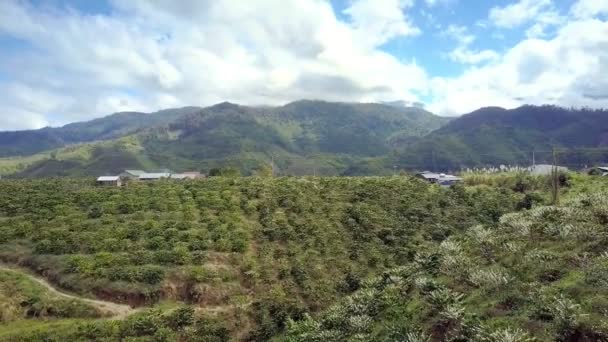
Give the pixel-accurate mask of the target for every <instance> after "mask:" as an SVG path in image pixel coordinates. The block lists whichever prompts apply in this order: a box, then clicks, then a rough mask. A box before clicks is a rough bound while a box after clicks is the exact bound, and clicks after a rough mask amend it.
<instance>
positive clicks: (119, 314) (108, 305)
mask: <svg viewBox="0 0 608 342" xmlns="http://www.w3.org/2000/svg"><path fill="white" fill-rule="evenodd" d="M0 270H2V271H9V272H16V273H19V274H21V275H24V276H26V277H28V278H29V279H31V280H32V281H35V282H36V283H38V284H40V285H42V286H44V287H45V288H46V289H47V290H49V292H51V293H53V294H54V295H56V296H58V297H62V298H67V299H75V300H79V301H82V302H85V303H87V304H89V305H92V306H94V307H95V308H97V309H98V310H99V311H100V312H102V313H103V314H107V315H111V316H112V318H114V319H120V318H124V317H126V316H128V315H130V314H132V313H133V312H135V311H136V309H133V308H132V307H130V306H128V305H124V304H117V303H113V302H107V301H103V300H97V299H90V298H86V297H81V296H78V295H71V294H68V293H65V292H62V291H59V290H57V289H56V288H55V287H54V286H53V285H51V284H50V283H49V282H48V281H46V280H45V279H42V278H39V277H36V276H33V275H32V274H30V273H28V272H27V271H24V270H21V269H18V268H15V267H9V266H6V265H0Z"/></svg>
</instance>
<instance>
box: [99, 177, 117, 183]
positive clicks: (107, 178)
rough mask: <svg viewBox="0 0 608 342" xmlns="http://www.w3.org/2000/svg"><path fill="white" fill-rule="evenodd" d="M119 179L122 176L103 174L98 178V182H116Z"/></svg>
mask: <svg viewBox="0 0 608 342" xmlns="http://www.w3.org/2000/svg"><path fill="white" fill-rule="evenodd" d="M119 179H120V177H118V176H101V177H99V178H97V181H98V182H116V181H117V180H119Z"/></svg>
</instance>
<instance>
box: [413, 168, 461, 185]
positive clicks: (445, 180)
mask: <svg viewBox="0 0 608 342" xmlns="http://www.w3.org/2000/svg"><path fill="white" fill-rule="evenodd" d="M416 177H417V178H422V179H424V180H426V181H427V182H429V183H433V184H439V185H443V186H450V185H454V184H456V183H458V182H460V181H462V178H460V177H457V176H453V175H447V174H445V173H435V172H430V171H424V172H420V173H417V174H416Z"/></svg>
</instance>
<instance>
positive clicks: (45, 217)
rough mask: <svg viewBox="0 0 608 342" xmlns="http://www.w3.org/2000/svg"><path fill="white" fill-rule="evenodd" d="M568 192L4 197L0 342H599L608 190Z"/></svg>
mask: <svg viewBox="0 0 608 342" xmlns="http://www.w3.org/2000/svg"><path fill="white" fill-rule="evenodd" d="M562 182H563V184H562V191H561V194H562V196H561V202H560V204H559V205H556V206H551V205H549V201H550V194H549V193H550V191H549V182H548V180H547V179H545V178H542V177H531V176H526V175H522V174H511V175H487V176H475V177H469V178H466V177H465V182H464V184H462V185H457V186H454V187H451V188H444V187H439V186H435V185H429V184H427V183H425V182H423V181H421V180H419V179H415V178H412V177H409V176H399V177H352V178H349V177H283V178H271V177H268V178H263V177H244V178H241V177H234V178H231V177H211V178H209V179H207V180H200V181H186V182H174V181H159V182H152V183H137V182H135V183H129V184H128V185H127V186H124V187H122V188H117V187H116V188H115V187H98V186H95V185H94V181H93V180H91V179H81V178H75V179H40V180H2V181H0V260H1V261H2V263H3V265H4V266H3V267H2V268H0V280H1V281H0V303H2V311H0V340H2V339H4V340H10V341H21V340H24V341H36V340H47V341H66V340H93V339H96V340H107V341H114V340H135V341H158V340H163V341H174V340H179V341H190V340H201V341H228V340H250V341H266V340H278V341H311V340H312V341H316V340H326V341H343V340H365V341H367V340H372V341H375V340H378V341H384V340H405V341H418V340H420V341H425V340H432V341H444V340H450V341H463V340H479V341H507V340H508V339H506V338H514V339H511V340H508V341H526V340H529V339H532V338H535V339H537V340H564V341H570V340H581V341H585V340H588V341H596V340H602V339H606V338H607V337H608V325H607V322H606V314H607V313H608V302H605V300H604V298H605V297H606V295H607V294H608V293H607V291H608V268H606V267H605V265H608V263H607V261H606V260H608V258H607V255H608V249H607V248H606V247H605V246H606V243H605V242H606V231H607V229H608V194H607V191H608V187H607V186H606V185H607V184H608V182H606V181H605V180H604V179H602V178H601V177H589V176H581V175H569V176H564V177H563V179H562ZM47 285H48V286H47ZM112 303H114V306H113V305H112Z"/></svg>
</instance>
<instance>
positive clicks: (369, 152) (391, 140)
mask: <svg viewBox="0 0 608 342" xmlns="http://www.w3.org/2000/svg"><path fill="white" fill-rule="evenodd" d="M447 121H448V120H447V119H445V118H441V117H438V116H436V115H433V114H431V113H429V112H427V111H425V110H423V109H421V108H415V107H395V106H388V105H383V104H374V103H335V102H324V101H311V100H302V101H296V102H292V103H289V104H287V105H284V106H280V107H249V106H241V105H237V104H233V103H227V102H225V103H220V104H217V105H215V106H211V107H207V108H195V107H189V108H188V109H179V110H168V111H163V112H158V113H154V114H140V113H121V114H115V115H112V116H109V117H106V118H102V119H98V120H93V121H90V122H86V123H78V124H72V125H68V126H64V127H62V128H58V129H43V130H38V131H28V132H11V133H3V134H12V135H15V136H19V134H23V135H26V136H27V135H29V136H30V139H29V140H27V139H24V138H21V139H15V141H17V142H20V141H23V142H24V143H21V144H19V143H18V144H13V145H11V144H10V143H9V142H8V141H6V140H4V144H5V145H4V146H5V147H6V148H5V149H3V150H7V151H8V150H10V151H12V153H5V155H14V154H16V153H20V154H27V153H29V154H31V153H36V152H40V151H45V152H42V153H38V155H36V158H34V157H28V158H29V160H30V161H29V162H25V161H24V158H12V159H10V160H9V161H4V162H5V164H6V163H12V164H11V165H12V167H13V168H12V170H13V171H19V172H18V175H19V176H29V177H31V176H53V175H59V176H67V175H79V176H80V175H97V174H102V173H116V172H119V171H120V170H122V169H125V168H143V169H150V168H159V167H166V168H170V169H175V170H185V169H202V170H207V169H209V168H212V167H218V166H225V165H233V166H235V167H238V168H240V169H241V170H243V171H245V172H251V170H253V169H255V168H258V167H260V166H261V165H262V164H264V163H266V164H267V163H269V162H270V161H272V160H274V161H275V165H276V167H277V168H278V169H279V170H281V171H282V172H284V173H288V174H310V173H317V172H318V173H319V174H340V173H342V172H343V171H344V170H347V169H348V168H349V167H350V166H351V165H353V164H355V163H358V162H360V161H361V160H364V159H374V158H381V157H383V156H385V155H387V154H389V153H392V152H393V151H394V150H398V149H403V148H404V147H405V146H406V145H407V144H408V143H409V142H410V141H412V139H416V138H420V137H423V136H424V135H426V134H428V133H430V132H431V131H433V130H436V129H438V128H439V127H441V126H442V125H444V124H445V123H446V122H447ZM49 131H50V133H52V134H49ZM45 134H46V135H45ZM35 135H42V136H46V137H50V138H52V139H46V140H45V139H40V140H39V138H36V137H35ZM32 137H33V138H32ZM97 140H105V141H97ZM0 141H2V140H0ZM28 141H29V143H30V145H27V144H26V143H27V142H28ZM38 141H41V143H40V144H38ZM32 142H35V143H36V144H32ZM74 143H76V145H73V144H74ZM78 143H79V144H78ZM66 144H70V146H67V147H63V148H60V149H56V150H54V151H53V152H49V150H50V149H53V148H55V147H59V146H65V145H66ZM40 155H42V156H40ZM2 163H3V161H2V160H0V171H1V170H3V168H2ZM17 163H18V164H19V166H16V165H15V164H17ZM4 169H5V170H9V169H10V168H9V167H5V168H4ZM5 173H8V172H5Z"/></svg>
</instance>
